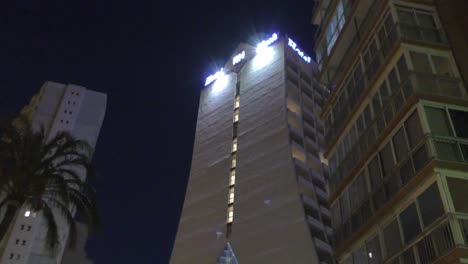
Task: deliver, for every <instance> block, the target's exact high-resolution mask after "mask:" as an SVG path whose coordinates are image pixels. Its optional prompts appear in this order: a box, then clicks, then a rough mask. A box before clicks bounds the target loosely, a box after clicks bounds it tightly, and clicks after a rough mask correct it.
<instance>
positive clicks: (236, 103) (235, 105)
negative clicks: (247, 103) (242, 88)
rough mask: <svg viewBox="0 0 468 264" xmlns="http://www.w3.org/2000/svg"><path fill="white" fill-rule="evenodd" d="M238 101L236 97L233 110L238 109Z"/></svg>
mask: <svg viewBox="0 0 468 264" xmlns="http://www.w3.org/2000/svg"><path fill="white" fill-rule="evenodd" d="M239 100H240V99H239V96H236V102H235V103H234V108H235V109H237V108H239V106H240V102H239Z"/></svg>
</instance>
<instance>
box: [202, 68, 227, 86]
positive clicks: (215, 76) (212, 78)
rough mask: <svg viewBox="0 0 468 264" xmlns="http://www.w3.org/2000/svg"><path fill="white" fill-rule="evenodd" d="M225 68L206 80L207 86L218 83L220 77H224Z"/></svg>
mask: <svg viewBox="0 0 468 264" xmlns="http://www.w3.org/2000/svg"><path fill="white" fill-rule="evenodd" d="M223 75H224V73H223V68H221V70H219V71H217V72H216V73H215V74H212V75H210V76H208V77H207V78H206V81H205V86H208V85H209V84H210V83H212V82H214V81H216V80H217V79H218V78H219V77H220V76H223Z"/></svg>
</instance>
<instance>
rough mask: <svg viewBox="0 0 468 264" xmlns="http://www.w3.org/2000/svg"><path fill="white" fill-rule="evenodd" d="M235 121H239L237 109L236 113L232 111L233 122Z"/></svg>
mask: <svg viewBox="0 0 468 264" xmlns="http://www.w3.org/2000/svg"><path fill="white" fill-rule="evenodd" d="M237 121H239V109H236V111H234V122H237Z"/></svg>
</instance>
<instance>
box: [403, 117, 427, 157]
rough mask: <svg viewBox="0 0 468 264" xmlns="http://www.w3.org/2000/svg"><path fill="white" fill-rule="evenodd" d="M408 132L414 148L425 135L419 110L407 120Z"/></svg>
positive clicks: (410, 142)
mask: <svg viewBox="0 0 468 264" xmlns="http://www.w3.org/2000/svg"><path fill="white" fill-rule="evenodd" d="M405 127H406V133H407V134H408V141H409V144H410V147H411V149H412V148H414V147H415V146H416V145H417V144H418V143H419V141H421V139H422V137H423V132H422V128H421V123H420V121H419V116H418V112H417V111H414V112H413V113H412V114H411V116H410V117H409V118H408V119H407V120H406V122H405Z"/></svg>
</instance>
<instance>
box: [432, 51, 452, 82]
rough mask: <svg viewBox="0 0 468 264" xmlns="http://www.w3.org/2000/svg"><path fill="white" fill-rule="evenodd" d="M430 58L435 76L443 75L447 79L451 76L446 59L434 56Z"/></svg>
mask: <svg viewBox="0 0 468 264" xmlns="http://www.w3.org/2000/svg"><path fill="white" fill-rule="evenodd" d="M431 58H432V62H433V63H434V67H435V71H436V72H435V73H436V74H438V75H445V76H448V77H451V76H453V73H452V69H451V67H450V62H449V60H448V58H446V57H441V56H436V55H432V56H431Z"/></svg>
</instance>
